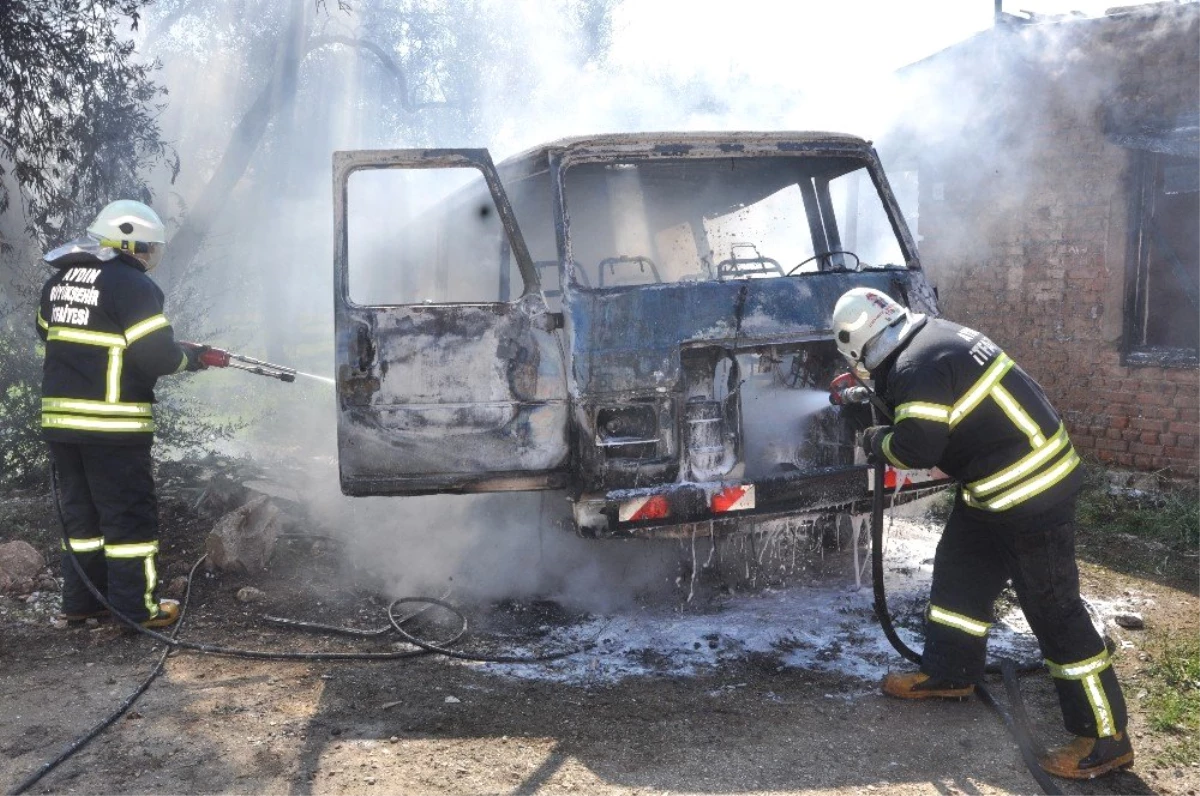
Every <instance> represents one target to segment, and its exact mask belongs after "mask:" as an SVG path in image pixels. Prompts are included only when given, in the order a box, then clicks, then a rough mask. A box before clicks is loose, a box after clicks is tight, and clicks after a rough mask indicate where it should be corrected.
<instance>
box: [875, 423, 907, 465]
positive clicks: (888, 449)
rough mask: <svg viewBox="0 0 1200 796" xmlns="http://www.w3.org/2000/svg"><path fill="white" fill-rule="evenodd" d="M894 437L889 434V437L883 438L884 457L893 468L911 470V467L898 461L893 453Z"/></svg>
mask: <svg viewBox="0 0 1200 796" xmlns="http://www.w3.org/2000/svg"><path fill="white" fill-rule="evenodd" d="M892 436H893V435H892V433H891V432H889V433H888V435H887V436H886V437H884V438H883V445H881V446H880V447H882V448H883V455H884V456H886V457H887V460H888V461H889V462H891V463H892V466H893V467H899V468H900V469H901V470H911V469H912V468H911V467H909V466H908V465H907V464H905V463H904V462H902V461H900V460H899V459H897V458H896V455H895V454H894V453H892Z"/></svg>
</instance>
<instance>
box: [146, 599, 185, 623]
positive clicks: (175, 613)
mask: <svg viewBox="0 0 1200 796" xmlns="http://www.w3.org/2000/svg"><path fill="white" fill-rule="evenodd" d="M178 620H179V601H178V600H159V601H158V613H156V614H155V615H154V616H152V617H150V618H149V619H147V620H146V621H144V622H142V627H148V628H150V629H152V630H159V629H161V628H164V627H170V626H171V625H173V624H175V622H177V621H178Z"/></svg>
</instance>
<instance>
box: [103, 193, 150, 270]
mask: <svg viewBox="0 0 1200 796" xmlns="http://www.w3.org/2000/svg"><path fill="white" fill-rule="evenodd" d="M87 231H88V235H90V236H92V237H93V238H95V239H96V240H97V241H98V242H99V243H100V245H101V246H109V247H111V248H114V249H117V250H119V251H122V252H125V253H126V254H129V255H132V256H134V257H136V258H137V259H138V260H140V261H141V262H142V264H143V265H145V266H146V270H147V271H149V270H152V269H153V268H154V266H156V265H158V263H159V261H160V260H162V255H163V249H164V248H165V247H166V243H167V238H166V233H167V230H166V227H164V226H163V222H162V219H160V218H159V217H158V214H157V213H155V212H154V211H153V210H151V209H150V208H149V207H148V206H146V205H144V204H142V203H141V202H135V201H133V200H132V199H121V200H119V201H116V202H110V203H109V204H107V205H105V206H104V209H103V210H101V211H100V214H99V215H97V216H96V220H95V221H93V222H92V223H91V226H89V227H88V228H87Z"/></svg>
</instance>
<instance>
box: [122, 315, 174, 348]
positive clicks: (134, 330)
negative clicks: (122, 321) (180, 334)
mask: <svg viewBox="0 0 1200 796" xmlns="http://www.w3.org/2000/svg"><path fill="white" fill-rule="evenodd" d="M170 325H171V322H170V321H168V320H167V316H166V315H154V316H152V317H149V318H147V319H146V320H144V321H139V322H137V323H135V324H134V325H133V326H130V327H129V328H128V329H126V330H125V339H126V340H128V341H129V342H130V343H132V342H133V341H134V340H138V339H140V338H142V337H145V336H146V335H148V334H150V333H151V332H153V331H154V330H155V329H161V328H163V327H164V326H170Z"/></svg>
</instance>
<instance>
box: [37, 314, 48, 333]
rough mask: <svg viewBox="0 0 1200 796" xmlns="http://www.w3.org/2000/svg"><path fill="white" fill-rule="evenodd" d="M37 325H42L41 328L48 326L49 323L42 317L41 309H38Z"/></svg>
mask: <svg viewBox="0 0 1200 796" xmlns="http://www.w3.org/2000/svg"><path fill="white" fill-rule="evenodd" d="M38 326H40V327H42V328H43V329H49V328H50V324H48V323H46V319H45V318H43V317H42V311H41V310H38Z"/></svg>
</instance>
